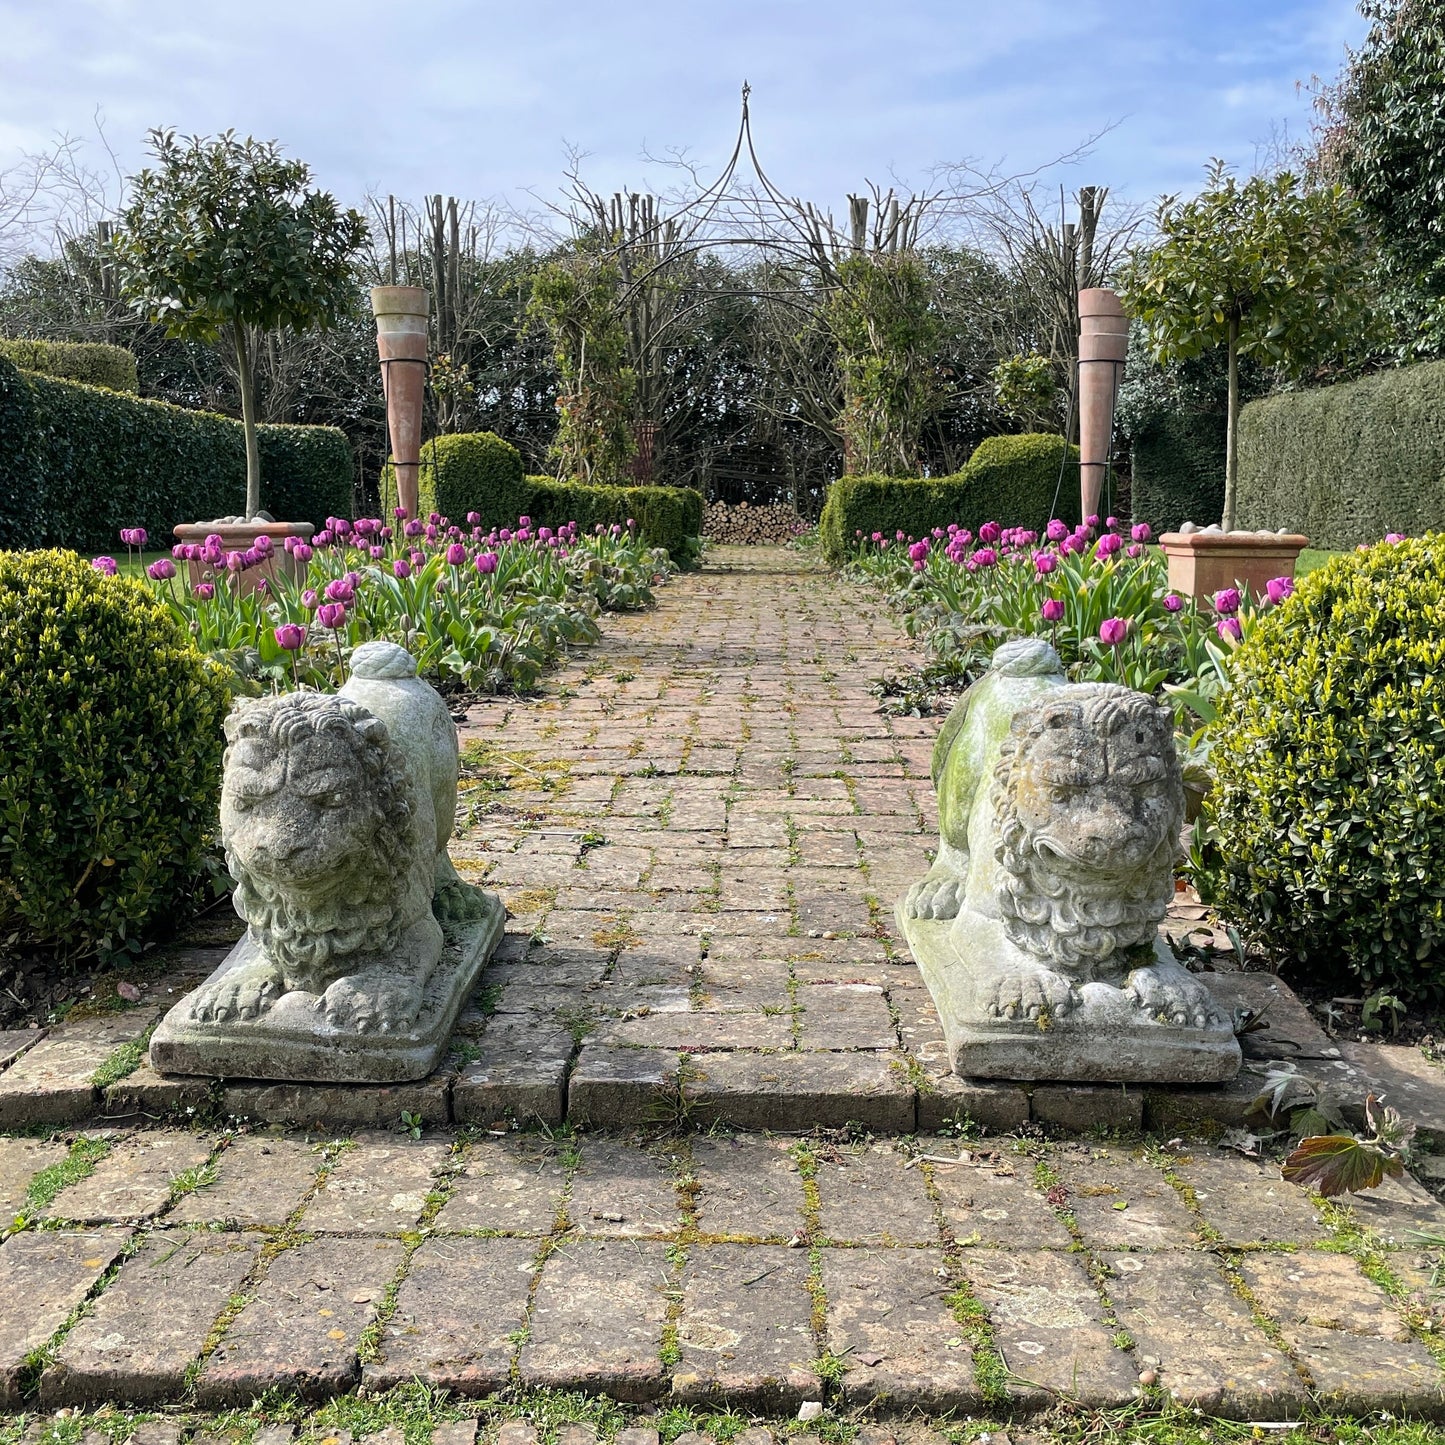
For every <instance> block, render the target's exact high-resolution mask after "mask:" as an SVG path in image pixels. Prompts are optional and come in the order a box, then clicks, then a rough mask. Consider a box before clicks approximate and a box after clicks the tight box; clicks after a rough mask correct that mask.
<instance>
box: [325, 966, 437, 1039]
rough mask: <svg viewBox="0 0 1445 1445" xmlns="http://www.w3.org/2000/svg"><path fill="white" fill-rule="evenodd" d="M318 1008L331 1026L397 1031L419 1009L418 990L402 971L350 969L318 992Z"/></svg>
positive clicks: (408, 1023) (408, 1024)
mask: <svg viewBox="0 0 1445 1445" xmlns="http://www.w3.org/2000/svg"><path fill="white" fill-rule="evenodd" d="M321 1008H322V1012H323V1013H325V1015H326V1022H327V1023H329V1024H330V1025H331V1026H332V1027H333V1028H339V1029H347V1030H349V1031H352V1032H355V1033H359V1034H387V1033H400V1032H401V1031H402V1030H404V1029H407V1028H410V1027H411V1025H412V1024H413V1023H414V1022H415V1020H416V1016H417V1014H418V1013H419V1012H420V1011H421V990H420V989H419V988H418V987H417V985H416V983H415V981H414V980H412V979H410V978H407V977H405V976H404V975H391V974H378V973H353V974H348V975H347V976H346V977H345V978H338V979H337V980H336V982H335V983H333V984H332V985H331V986H330V987H329V988H328V989H327V990H326V992H325V993H324V994H322V995H321Z"/></svg>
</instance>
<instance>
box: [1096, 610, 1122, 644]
mask: <svg viewBox="0 0 1445 1445" xmlns="http://www.w3.org/2000/svg"><path fill="white" fill-rule="evenodd" d="M1128 635H1129V622H1128V619H1127V618H1123V617H1106V618H1105V619H1104V620H1103V621H1102V622H1101V623H1100V624H1099V641H1100V642H1102V643H1103V644H1104V646H1105V647H1118V645H1119V644H1120V643H1121V642H1123V640H1124V639H1125V638H1126V637H1127V636H1128Z"/></svg>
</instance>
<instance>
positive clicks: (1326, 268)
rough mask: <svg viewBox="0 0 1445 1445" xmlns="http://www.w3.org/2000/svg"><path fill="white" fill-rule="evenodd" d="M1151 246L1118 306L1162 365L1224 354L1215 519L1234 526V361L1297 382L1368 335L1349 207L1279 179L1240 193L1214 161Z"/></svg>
mask: <svg viewBox="0 0 1445 1445" xmlns="http://www.w3.org/2000/svg"><path fill="white" fill-rule="evenodd" d="M1158 233H1159V234H1158V239H1157V240H1156V241H1155V243H1154V244H1153V245H1152V246H1151V247H1150V248H1149V249H1148V250H1145V251H1140V252H1138V253H1136V255H1135V256H1134V258H1133V259H1132V261H1131V263H1130V265H1129V266H1127V267H1126V268H1125V270H1124V273H1123V276H1122V278H1121V283H1120V288H1119V290H1120V297H1121V299H1122V300H1123V303H1124V307H1125V309H1126V310H1127V311H1128V312H1129V314H1130V315H1132V316H1136V317H1138V319H1139V320H1140V321H1141V322H1142V323H1143V325H1144V329H1145V333H1146V335H1147V338H1148V343H1149V349H1150V351H1151V352H1152V354H1153V356H1154V359H1155V360H1156V361H1157V362H1159V363H1160V364H1161V365H1168V364H1169V363H1171V362H1174V361H1183V360H1185V359H1186V358H1188V357H1192V356H1198V355H1200V354H1201V353H1202V352H1205V351H1209V350H1211V349H1212V348H1213V347H1216V346H1220V345H1222V346H1224V347H1225V350H1226V357H1227V392H1228V403H1227V418H1226V424H1225V464H1224V516H1223V519H1222V525H1223V527H1224V530H1225V531H1226V532H1229V531H1232V530H1233V528H1234V494H1235V479H1236V477H1237V476H1238V474H1239V358H1240V356H1241V355H1251V356H1257V357H1260V358H1261V359H1263V360H1266V361H1269V362H1271V363H1273V364H1275V365H1277V366H1280V367H1282V368H1284V369H1285V370H1287V371H1291V372H1295V373H1300V372H1304V371H1307V370H1309V369H1310V368H1312V367H1314V366H1315V365H1317V364H1318V363H1319V362H1320V361H1321V360H1323V359H1324V358H1325V357H1326V356H1328V355H1329V354H1331V353H1333V352H1335V351H1337V350H1345V351H1351V350H1356V349H1358V348H1359V347H1360V346H1361V345H1362V338H1363V337H1366V336H1368V335H1369V334H1370V333H1371V331H1372V320H1371V313H1370V308H1369V299H1370V298H1369V297H1368V295H1367V294H1366V287H1365V267H1364V252H1363V246H1362V237H1361V233H1360V230H1359V224H1358V217H1357V208H1356V206H1355V203H1354V202H1353V201H1352V200H1350V198H1349V197H1348V196H1346V195H1345V193H1344V191H1343V189H1342V188H1341V187H1339V186H1331V187H1326V188H1323V189H1318V190H1306V189H1304V188H1303V187H1302V186H1301V184H1300V182H1299V181H1298V179H1297V178H1296V177H1294V176H1293V175H1291V174H1290V173H1289V172H1288V171H1284V172H1281V173H1280V174H1279V175H1277V176H1251V177H1250V178H1249V180H1247V181H1246V182H1245V183H1244V184H1243V185H1240V184H1239V182H1238V181H1237V180H1236V179H1235V177H1234V176H1232V175H1231V174H1230V173H1229V171H1228V169H1227V168H1226V166H1225V164H1224V162H1223V161H1219V160H1217V161H1215V162H1213V164H1212V165H1211V166H1210V168H1209V172H1208V182H1207V184H1206V186H1205V188H1204V190H1203V191H1202V192H1200V194H1199V195H1197V196H1195V197H1194V199H1193V200H1189V201H1183V202H1181V201H1180V200H1179V199H1178V198H1177V197H1176V196H1165V197H1164V198H1163V200H1162V201H1160V203H1159V216H1158Z"/></svg>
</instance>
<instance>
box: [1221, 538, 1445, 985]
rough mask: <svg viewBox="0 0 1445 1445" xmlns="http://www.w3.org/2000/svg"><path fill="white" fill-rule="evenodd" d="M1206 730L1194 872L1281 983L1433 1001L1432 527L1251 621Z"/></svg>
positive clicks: (1439, 759) (1435, 746) (1442, 731)
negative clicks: (1204, 790)
mask: <svg viewBox="0 0 1445 1445" xmlns="http://www.w3.org/2000/svg"><path fill="white" fill-rule="evenodd" d="M1230 677H1231V681H1230V686H1229V688H1228V690H1227V691H1226V692H1225V693H1224V694H1223V696H1222V698H1221V705H1220V711H1219V718H1218V721H1217V723H1216V724H1214V726H1212V727H1211V729H1210V733H1211V736H1212V737H1213V747H1212V751H1211V753H1210V766H1211V770H1212V772H1213V774H1214V787H1213V790H1212V791H1211V793H1210V794H1209V797H1208V798H1207V800H1206V803H1205V808H1206V815H1207V817H1208V820H1209V823H1210V826H1211V839H1212V842H1211V845H1210V848H1209V852H1208V856H1209V858H1210V868H1209V872H1210V874H1211V880H1210V881H1211V882H1212V885H1213V889H1214V893H1215V895H1216V898H1217V901H1218V902H1219V903H1220V905H1221V909H1222V912H1223V913H1224V915H1225V916H1226V917H1230V918H1233V919H1235V920H1237V921H1238V923H1239V924H1240V928H1241V931H1243V932H1244V933H1245V934H1246V935H1247V936H1250V937H1253V938H1255V939H1257V940H1258V941H1259V942H1261V943H1262V944H1264V945H1265V947H1266V948H1268V949H1269V951H1270V952H1271V954H1272V955H1273V956H1274V958H1275V960H1276V961H1277V962H1279V963H1281V964H1285V965H1293V967H1294V969H1295V974H1296V976H1297V977H1300V978H1303V979H1305V980H1306V981H1307V982H1309V983H1311V984H1312V985H1315V986H1324V985H1328V986H1330V987H1331V988H1334V987H1338V986H1340V985H1344V986H1350V985H1351V984H1353V988H1354V991H1356V992H1362V993H1372V992H1374V991H1375V990H1377V989H1387V990H1389V991H1390V992H1392V993H1397V994H1399V995H1400V996H1401V997H1402V998H1406V999H1411V998H1424V999H1428V1000H1430V1001H1431V1002H1433V1003H1435V1004H1438V1003H1439V1001H1440V999H1441V998H1442V997H1445V533H1435V534H1429V535H1426V536H1424V537H1414V538H1408V539H1406V540H1405V541H1403V542H1400V543H1378V544H1376V545H1375V546H1372V547H1368V548H1366V549H1365V550H1364V551H1363V552H1354V551H1351V552H1347V553H1345V554H1344V555H1342V556H1339V557H1333V558H1331V559H1330V561H1329V562H1328V563H1327V564H1326V565H1325V566H1323V567H1321V568H1319V569H1318V570H1316V571H1314V572H1312V573H1310V575H1309V576H1308V577H1305V578H1304V579H1303V580H1302V581H1301V582H1300V583H1299V585H1298V586H1297V587H1296V589H1295V592H1294V595H1293V596H1292V597H1290V598H1289V599H1288V600H1287V601H1286V602H1284V603H1283V604H1282V605H1280V606H1278V607H1273V608H1270V609H1268V610H1267V611H1265V612H1263V613H1262V614H1261V615H1260V617H1259V618H1258V620H1257V622H1256V624H1255V626H1254V628H1253V630H1252V631H1251V632H1250V634H1249V636H1248V637H1247V638H1246V640H1245V641H1244V643H1243V644H1242V645H1241V646H1240V647H1239V648H1238V649H1237V650H1236V651H1235V652H1234V654H1233V656H1232V657H1231V659H1230Z"/></svg>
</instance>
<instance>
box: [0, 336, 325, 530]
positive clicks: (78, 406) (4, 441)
mask: <svg viewBox="0 0 1445 1445" xmlns="http://www.w3.org/2000/svg"><path fill="white" fill-rule="evenodd" d="M259 441H260V448H261V502H262V505H263V506H264V507H265V509H266V510H267V511H268V512H270V513H271V515H272V516H275V517H279V518H282V519H283V520H286V521H294V522H315V523H318V524H320V523H322V522H324V520H325V518H326V517H327V516H328V515H329V514H332V513H339V514H343V515H345V514H349V513H350V511H351V476H352V457H351V448H350V444H349V443H348V442H347V440H346V437H345V435H344V433H342V432H340V431H338V430H336V429H335V428H332V427H303V426H263V427H262V428H260V438H259ZM245 498H246V453H245V438H244V433H243V430H242V427H241V423H240V422H238V421H233V420H232V419H231V418H229V417H224V416H216V415H214V414H213V413H210V412H201V411H189V410H187V409H186V408H184V407H179V406H171V405H169V404H168V403H166V402H161V401H147V400H143V399H141V398H139V397H134V396H129V395H126V394H124V393H122V392H116V391H107V390H105V389H103V388H101V387H95V386H86V385H83V384H81V383H78V382H69V381H57V380H55V379H54V378H51V377H46V376H40V375H37V374H34V373H28V372H21V371H19V370H17V369H16V368H15V367H14V366H13V365H12V364H11V363H9V362H7V361H4V360H0V547H35V546H54V547H73V548H75V549H76V550H78V551H92V550H97V549H100V550H106V549H109V548H112V547H114V546H115V542H116V533H117V532H118V531H119V529H120V528H121V527H135V526H141V527H144V528H145V529H146V530H147V531H148V532H149V533H150V534H151V536H152V537H153V538H155V539H156V540H158V541H160V540H163V539H164V540H168V539H169V537H170V531H171V528H172V527H173V526H175V524H176V523H177V522H204V521H209V520H210V519H211V518H213V517H223V516H232V515H235V514H237V513H239V512H240V511H241V510H242V509H243V508H244V506H245Z"/></svg>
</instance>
